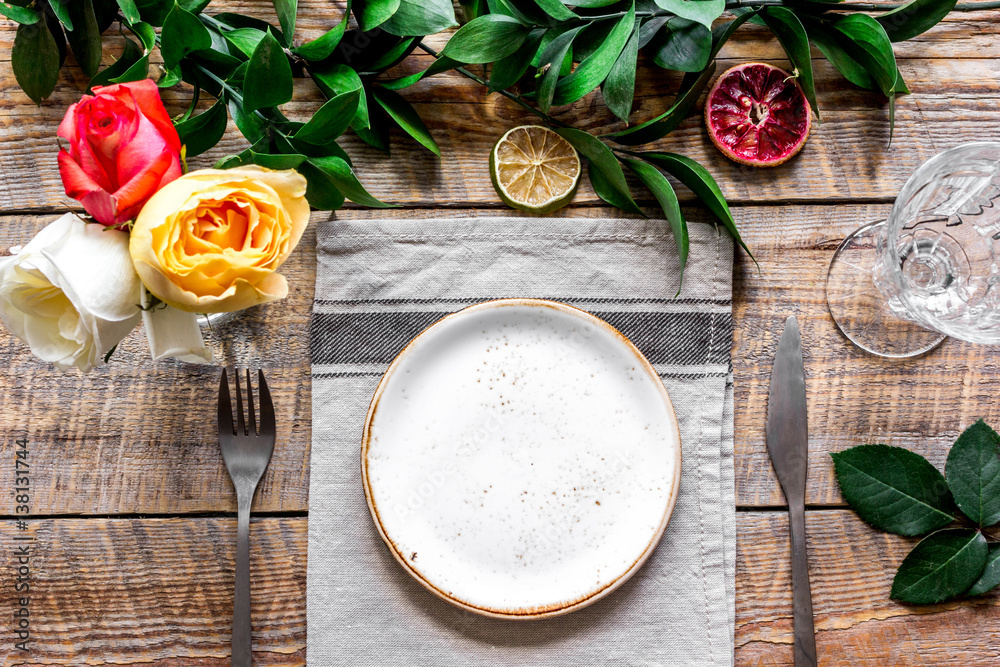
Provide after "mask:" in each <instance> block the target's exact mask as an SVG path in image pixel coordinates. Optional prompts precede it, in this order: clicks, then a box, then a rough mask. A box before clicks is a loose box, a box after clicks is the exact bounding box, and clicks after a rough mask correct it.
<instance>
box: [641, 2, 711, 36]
mask: <svg viewBox="0 0 1000 667" xmlns="http://www.w3.org/2000/svg"><path fill="white" fill-rule="evenodd" d="M655 2H656V5H657V6H658V7H661V8H662V9H666V10H667V11H668V12H673V13H674V14H677V16H680V17H681V18H683V19H688V20H689V21H696V22H697V23H700V24H702V25H703V26H705V27H706V28H708V29H709V30H711V29H712V21H714V20H715V19H717V18H719V17H720V16H722V12H724V11H726V0H655Z"/></svg>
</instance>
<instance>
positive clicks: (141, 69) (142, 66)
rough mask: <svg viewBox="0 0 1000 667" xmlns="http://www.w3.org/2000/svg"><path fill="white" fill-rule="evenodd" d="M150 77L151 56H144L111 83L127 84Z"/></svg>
mask: <svg viewBox="0 0 1000 667" xmlns="http://www.w3.org/2000/svg"><path fill="white" fill-rule="evenodd" d="M147 77H149V56H148V55H146V56H142V57H141V58H139V60H137V61H135V62H134V63H133V64H132V66H131V67H129V68H128V69H127V70H125V72H124V73H122V74H119V75H118V76H116V77H115V78H113V79H111V83H126V82H129V81H142V80H143V79H145V78H147Z"/></svg>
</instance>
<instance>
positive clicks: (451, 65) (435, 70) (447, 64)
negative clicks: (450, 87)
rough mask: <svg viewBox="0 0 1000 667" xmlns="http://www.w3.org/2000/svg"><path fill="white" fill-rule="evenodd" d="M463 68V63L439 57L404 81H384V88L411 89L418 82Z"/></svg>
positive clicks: (405, 77)
mask: <svg viewBox="0 0 1000 667" xmlns="http://www.w3.org/2000/svg"><path fill="white" fill-rule="evenodd" d="M461 66H462V63H460V62H458V61H457V60H452V59H451V58H449V57H447V56H438V57H437V58H435V59H434V62H432V63H431V64H430V66H429V67H428V68H427V69H425V70H424V71H422V72H416V73H415V74H411V75H409V76H404V77H403V78H402V79H396V80H395V81H383V82H382V86H383V87H385V88H388V89H389V90H402V89H403V88H409V87H410V86H412V85H413V84H415V83H416V82H417V81H420V80H422V79H426V78H427V77H429V76H434V75H435V74H440V73H441V72H447V71H448V70H450V69H455V68H456V67H461Z"/></svg>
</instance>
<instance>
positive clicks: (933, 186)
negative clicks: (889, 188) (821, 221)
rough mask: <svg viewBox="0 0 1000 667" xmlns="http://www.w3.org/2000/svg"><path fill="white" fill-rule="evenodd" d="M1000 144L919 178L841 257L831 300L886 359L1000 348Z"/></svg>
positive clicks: (836, 313)
mask: <svg viewBox="0 0 1000 667" xmlns="http://www.w3.org/2000/svg"><path fill="white" fill-rule="evenodd" d="M997 282H1000V143H992V142H975V143H969V144H963V145H961V146H956V147H955V148H952V149H949V150H946V151H944V152H943V153H940V154H938V155H936V156H935V157H933V158H931V159H930V160H928V161H927V162H926V163H924V165H923V166H921V167H920V168H919V169H917V171H915V172H914V173H913V175H912V176H910V178H909V180H908V181H907V182H906V185H904V186H903V190H902V192H900V194H899V197H897V198H896V202H895V204H893V207H892V212H891V213H890V214H889V219H888V220H885V221H883V222H876V223H872V224H868V225H865V226H864V227H862V228H860V229H858V230H857V231H855V232H854V233H853V234H851V236H849V237H847V238H846V239H844V242H843V243H841V244H840V247H839V248H837V252H836V253H835V254H834V257H833V261H832V262H831V263H830V269H829V273H828V274H827V285H826V300H827V305H828V307H829V309H830V315H832V316H833V319H834V321H835V322H836V324H837V327H838V328H839V329H840V330H841V331H842V332H843V333H844V335H845V336H847V338H849V339H850V340H851V341H852V342H853V343H854V344H855V345H857V346H858V347H860V348H861V349H863V350H865V351H867V352H870V353H872V354H876V355H878V356H882V357H892V358H907V357H913V356H917V355H920V354H923V353H925V352H928V351H930V350H932V349H934V348H935V347H937V346H938V345H940V344H941V342H942V341H943V340H944V339H945V338H946V337H948V336H952V337H954V338H959V339H962V340H967V341H971V342H973V343H985V344H992V345H997V344H1000V289H998V288H997V287H996V283H997Z"/></svg>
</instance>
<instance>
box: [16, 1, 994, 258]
mask: <svg viewBox="0 0 1000 667" xmlns="http://www.w3.org/2000/svg"><path fill="white" fill-rule="evenodd" d="M272 2H273V5H274V10H275V19H276V21H275V22H274V23H269V22H267V21H263V20H260V19H258V18H254V17H249V16H244V15H241V14H237V13H231V12H223V13H214V14H213V13H210V12H209V11H208V9H209V5H210V0H11V1H9V2H0V14H3V15H4V16H6V17H8V18H10V19H11V20H13V21H15V22H17V23H19V26H18V29H17V35H16V37H15V40H14V46H13V51H12V54H11V59H12V63H13V69H14V73H15V76H16V78H17V80H18V83H19V85H20V86H21V87H22V89H24V91H25V92H26V93H27V94H28V95H29V97H31V99H32V100H34V101H35V102H36V103H41V101H42V100H43V99H44V98H46V97H48V96H49V95H50V94H51V93H52V91H53V90H54V88H55V85H56V82H57V79H58V70H59V68H60V67H61V66H62V63H63V62H64V60H65V56H66V52H67V44H68V45H69V48H70V49H72V51H73V53H74V55H75V57H76V59H77V61H78V62H79V63H80V65H81V67H82V68H83V71H84V73H85V74H86V75H87V76H89V77H91V80H90V85H91V87H93V86H96V85H105V84H109V83H121V82H125V81H133V80H137V79H141V78H145V77H147V76H149V75H150V57H151V55H153V52H154V50H155V49H157V48H158V49H159V50H160V56H161V57H162V60H163V65H164V72H163V73H162V75H161V76H159V78H158V83H159V85H160V86H161V87H164V88H167V87H171V86H175V85H177V84H179V83H181V82H182V81H183V82H185V83H187V84H190V85H191V86H192V87H193V93H192V96H191V102H190V105H189V107H188V109H187V110H186V111H185V112H184V113H183V114H181V115H179V116H178V117H177V118H176V119H175V124H176V127H177V130H178V132H179V134H180V135H181V138H182V140H183V141H184V143H185V144H186V145H187V153H188V155H192V156H193V155H198V154H200V153H203V152H205V151H207V150H209V149H211V148H212V147H214V146H215V145H216V144H217V143H218V142H219V141H220V140H221V138H222V137H223V135H224V134H225V131H226V125H227V122H228V118H232V119H233V121H234V123H235V125H236V126H237V128H238V129H239V131H240V133H241V134H242V135H243V136H244V137H245V138H246V140H247V142H248V147H247V148H245V149H244V150H243V151H241V152H240V153H238V154H236V155H232V156H229V157H227V158H224V159H223V160H222V161H221V162H220V164H219V166H222V167H229V166H235V165H240V164H248V163H254V164H259V165H263V166H268V167H274V168H295V169H297V170H299V171H300V173H302V174H303V175H304V176H305V177H306V179H307V181H308V190H307V197H308V199H309V202H310V203H311V204H312V205H313V206H314V207H315V208H320V209H336V208H339V207H340V206H341V205H342V204H343V203H344V200H345V198H348V199H351V200H352V201H355V202H356V203H359V204H361V205H364V206H386V205H387V204H385V203H383V202H381V201H380V200H378V199H376V198H375V197H373V196H371V195H370V194H369V193H368V192H367V191H366V190H365V189H364V187H363V186H362V185H361V183H360V182H359V181H358V179H357V177H356V175H355V174H354V171H353V167H352V163H351V159H350V157H349V156H348V155H347V153H346V152H345V151H344V150H343V149H342V148H341V147H340V145H339V144H338V143H337V140H338V139H339V137H340V136H341V135H342V133H344V132H346V131H352V132H354V133H356V134H357V135H358V136H359V137H360V138H361V139H362V140H363V141H365V142H366V143H368V144H370V145H372V146H375V147H376V148H378V149H380V150H383V151H386V152H388V151H389V149H390V145H389V134H390V129H391V128H393V127H396V128H399V129H400V130H402V132H403V133H404V134H406V135H408V136H409V137H411V138H412V139H413V140H415V141H416V142H418V143H419V144H420V145H422V146H423V147H425V148H426V149H427V150H429V151H431V152H432V153H434V154H436V155H440V149H439V147H438V145H437V142H436V141H435V139H434V137H433V135H432V133H431V132H430V131H429V130H428V128H427V126H426V125H425V124H424V122H423V121H422V119H421V118H420V116H419V115H418V114H417V112H416V110H415V109H414V108H413V106H412V105H410V104H409V102H407V100H406V98H405V96H404V95H403V94H401V93H400V92H399V91H403V90H405V89H406V88H407V87H409V86H412V85H415V84H417V83H418V82H419V81H422V80H423V79H425V78H427V77H430V76H434V75H436V74H439V73H441V72H444V71H447V70H451V69H454V70H456V71H457V72H458V73H460V74H462V75H463V76H466V77H468V78H470V79H472V80H474V81H476V82H478V83H480V84H481V85H483V86H485V87H486V88H487V89H488V91H489V92H491V93H493V92H496V93H499V94H501V95H503V96H505V97H507V98H509V99H511V100H513V101H514V102H515V103H517V104H519V105H520V106H522V107H523V108H525V109H526V110H529V111H530V112H532V113H534V114H535V115H537V116H538V117H539V118H541V119H542V121H543V122H545V123H546V124H548V125H549V126H551V127H553V128H557V129H558V130H559V131H560V133H562V134H563V136H565V137H566V138H567V140H569V141H570V143H572V144H573V145H574V146H575V147H576V149H577V150H578V151H579V152H580V153H582V154H583V155H584V156H585V157H586V158H587V160H588V172H589V174H590V178H591V183H592V185H593V187H594V190H595V191H596V192H597V194H598V196H599V197H601V198H602V199H603V200H604V201H606V202H608V203H609V204H611V205H613V206H616V207H618V208H621V209H623V210H626V211H632V212H635V211H638V210H639V207H638V205H637V204H636V201H635V197H634V195H633V192H632V189H631V186H630V184H629V181H628V179H626V178H625V173H626V170H627V172H628V173H631V174H633V175H634V176H635V179H634V181H633V182H638V183H641V184H643V185H644V186H645V187H646V188H647V189H648V190H649V191H650V193H651V194H652V196H653V198H654V199H655V200H656V202H657V203H658V204H659V206H660V208H661V209H662V211H663V215H664V217H665V218H666V219H667V221H668V223H669V224H670V226H671V229H672V230H673V231H674V234H675V237H676V240H677V244H678V249H679V251H680V256H681V258H682V264H683V259H684V258H686V256H687V252H688V240H687V222H686V221H685V219H684V216H683V213H682V212H681V209H680V207H679V206H678V205H677V196H676V194H675V193H674V191H673V185H672V183H673V181H671V180H670V179H668V178H667V176H670V177H672V178H674V179H676V180H677V181H680V182H681V183H683V184H684V185H686V186H687V187H688V188H690V189H691V190H692V191H693V192H694V193H695V195H696V196H697V197H698V198H699V199H700V200H701V202H702V203H703V204H705V206H706V207H707V208H708V209H709V210H710V211H711V212H712V213H713V214H714V215H715V217H716V218H718V220H719V222H720V223H721V224H722V225H723V226H724V227H725V228H726V229H727V230H728V231H729V232H730V233H731V234H732V235H733V236H734V237H735V238H736V239H737V240H738V241H739V242H740V244H741V245H743V241H742V239H740V236H739V232H738V231H737V228H736V224H735V221H734V220H733V217H732V214H731V213H730V211H729V208H728V206H727V205H726V201H725V198H724V197H723V195H722V191H721V189H720V188H719V186H718V183H717V182H716V181H715V179H714V178H713V177H712V176H711V175H710V174H709V172H708V171H707V170H706V169H705V168H703V167H701V166H700V165H698V164H697V163H695V162H694V161H693V160H691V159H690V158H686V157H684V156H681V155H678V154H673V153H665V152H661V151H649V150H647V151H641V150H637V147H640V146H642V145H644V144H648V143H650V142H653V141H656V140H658V139H661V138H663V137H665V136H666V135H668V134H669V133H670V132H672V131H673V130H675V129H676V128H677V127H678V125H679V124H680V123H681V121H682V120H684V118H686V117H687V116H688V115H690V113H691V112H692V111H693V108H694V105H695V103H696V101H697V99H698V97H699V95H700V94H701V93H702V92H703V91H704V89H705V88H706V86H707V85H708V83H709V81H710V79H711V77H712V75H713V73H714V71H715V58H716V56H717V54H718V53H719V50H720V49H721V48H722V46H723V45H724V44H725V43H726V41H727V40H728V39H730V37H732V35H733V34H734V33H735V32H736V30H737V29H738V28H739V27H740V26H741V25H742V24H743V23H744V22H747V21H752V22H754V23H758V24H760V25H765V26H768V27H769V28H770V29H771V30H772V31H773V32H774V33H775V35H776V36H777V38H778V41H779V42H780V43H781V45H782V47H783V48H784V49H785V52H786V53H787V55H788V58H789V60H790V61H791V63H792V66H793V74H794V76H795V77H796V78H797V79H798V81H799V83H800V85H801V86H802V87H803V90H804V91H805V93H806V96H807V98H808V99H809V101H810V103H811V104H812V106H813V109H814V110H815V111H816V112H817V114H818V113H819V110H818V108H817V106H816V91H815V82H814V80H813V75H812V69H811V68H812V63H811V59H810V53H809V45H810V44H813V45H815V46H817V47H818V48H819V49H820V51H821V52H822V53H823V54H824V55H825V56H826V57H827V58H828V59H829V60H830V62H831V63H833V65H834V67H836V68H837V69H838V70H839V71H840V72H841V73H842V74H843V75H844V76H845V78H847V79H848V80H849V81H851V82H852V83H854V84H855V85H857V86H860V87H862V88H867V89H871V90H875V91H880V92H881V93H882V94H883V95H884V96H885V97H886V98H887V99H888V102H889V120H890V126H891V124H892V122H893V118H894V102H895V97H896V96H897V95H899V94H905V93H907V92H908V90H907V87H906V84H905V83H904V82H903V79H902V76H901V75H900V73H899V70H898V68H897V66H896V61H895V56H894V55H893V51H892V43H893V42H897V41H902V40H905V39H910V38H912V37H914V36H916V35H919V34H921V33H922V32H924V31H926V30H927V29H929V28H930V27H932V26H933V25H935V24H936V23H937V22H938V21H940V20H941V18H943V17H944V16H945V15H947V14H948V12H950V11H953V10H979V9H991V8H998V7H1000V2H996V1H991V2H973V3H963V4H956V3H955V0H911V1H910V2H907V3H906V4H903V5H873V4H867V3H848V2H842V3H830V2H814V1H804V0H565V1H563V0H463V2H461V7H462V13H463V14H464V18H465V24H464V25H463V26H462V27H460V28H459V29H458V30H457V31H456V32H455V34H453V35H452V36H451V38H450V40H449V41H448V43H447V45H446V46H445V47H444V49H443V51H442V53H441V54H438V53H436V52H435V51H433V50H432V49H430V48H429V47H427V46H426V45H425V44H424V43H423V41H422V40H423V37H424V36H426V35H431V34H435V33H438V32H441V31H443V30H446V29H451V28H453V27H455V26H457V25H458V20H457V17H456V15H455V12H454V8H453V5H452V2H451V0H355V1H354V2H353V4H352V3H351V2H350V1H349V2H348V3H347V12H346V14H345V15H344V16H343V17H340V18H339V20H337V22H336V23H335V24H334V25H333V26H332V27H331V28H330V29H329V30H328V31H327V32H326V33H325V34H323V35H322V36H320V37H319V38H317V39H314V40H311V41H308V42H302V41H301V40H296V39H295V33H296V9H297V4H298V3H297V1H296V0H272ZM726 10H729V11H730V12H731V13H732V14H734V15H735V19H734V20H730V21H726V22H722V23H719V24H718V25H716V27H715V28H714V29H713V28H712V25H713V24H714V23H717V22H718V19H719V18H720V17H722V15H723V13H724V12H725V11H726ZM859 12H870V13H875V14H879V15H878V16H876V17H872V16H869V15H867V14H863V13H859ZM351 13H353V15H354V18H355V19H356V21H357V24H358V28H357V29H348V27H349V26H348V15H349V14H351ZM116 21H117V22H118V24H119V31H120V32H121V34H122V35H123V36H124V37H125V42H124V47H123V49H122V52H121V54H120V55H119V57H118V58H117V60H116V61H115V62H114V63H113V64H111V65H110V66H109V67H107V68H105V69H104V70H100V71H99V65H100V61H101V57H100V56H101V33H102V32H104V31H105V30H107V29H108V28H109V27H110V26H111V25H112V24H113V23H114V22H116ZM156 28H160V31H159V34H157V31H156ZM417 48H420V49H421V50H423V51H425V52H427V53H430V54H431V55H434V56H435V60H434V62H433V63H432V64H431V65H430V67H428V68H427V69H426V70H424V71H423V72H418V73H416V74H413V75H410V76H407V77H403V78H400V79H395V80H387V79H386V77H385V72H386V71H387V70H389V69H390V68H392V67H393V66H395V65H396V64H398V63H399V62H401V61H402V60H403V59H405V58H406V57H407V56H409V55H410V53H412V52H413V51H414V50H415V49H417ZM640 53H645V54H646V55H647V56H648V59H649V60H651V61H652V62H654V63H655V64H656V65H658V66H660V67H663V68H666V69H671V70H677V71H681V72H685V76H684V77H683V80H682V82H681V84H680V89H679V90H678V92H677V95H676V98H675V101H674V103H673V105H672V106H671V107H670V108H669V109H668V110H667V111H666V112H665V113H662V114H660V115H659V116H656V117H655V118H651V119H648V120H645V121H642V122H638V123H635V124H632V125H629V126H627V127H626V128H624V129H623V130H620V131H617V132H611V133H608V134H605V135H603V136H602V137H599V138H598V137H595V136H593V135H592V134H590V133H587V132H584V131H582V130H578V129H574V128H570V127H569V126H568V125H567V124H566V123H565V122H562V121H560V120H559V119H557V118H555V117H553V116H552V115H550V110H551V109H552V108H553V107H557V106H562V105H567V104H570V103H572V102H574V101H576V100H579V99H580V98H582V97H584V96H585V95H588V94H590V93H591V92H592V91H595V90H597V89H600V91H601V93H600V94H601V95H602V96H603V98H604V100H605V103H606V105H607V107H608V109H609V110H610V111H611V112H612V113H613V114H614V115H615V116H616V117H617V118H619V119H621V120H623V121H625V122H626V123H629V122H630V121H631V116H632V108H633V98H634V94H635V81H636V68H637V62H638V59H639V54H640ZM466 65H476V66H479V65H483V66H484V75H483V76H480V75H478V74H475V73H473V72H472V71H470V70H469V69H468V68H467V67H466ZM486 71H488V74H487V73H486ZM296 76H308V77H309V78H311V79H312V81H313V82H314V83H315V85H316V86H317V87H318V89H319V90H320V91H321V92H322V93H323V95H324V96H325V97H326V98H327V100H328V101H327V102H326V103H325V104H324V105H323V106H322V107H321V108H320V109H319V110H318V111H317V112H316V113H315V114H314V115H313V116H312V117H311V118H310V119H308V120H307V121H305V122H299V121H292V120H291V119H289V118H288V117H287V116H286V115H285V114H284V113H283V112H282V110H281V107H282V105H284V104H285V103H287V102H289V101H290V100H291V98H292V94H293V78H294V77H296ZM205 96H209V97H211V98H213V99H214V100H215V101H214V102H212V103H211V104H209V105H208V108H207V109H205V105H204V104H202V100H203V99H204V97H205ZM200 109H204V110H202V111H200V113H196V112H198V110H200ZM890 134H891V131H890ZM743 247H744V248H745V245H744V246H743Z"/></svg>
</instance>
